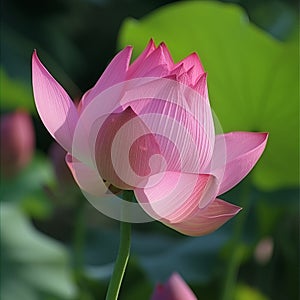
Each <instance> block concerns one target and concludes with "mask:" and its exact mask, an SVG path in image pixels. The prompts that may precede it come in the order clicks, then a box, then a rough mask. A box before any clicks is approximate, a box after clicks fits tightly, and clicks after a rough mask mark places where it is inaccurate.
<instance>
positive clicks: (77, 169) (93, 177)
mask: <svg viewBox="0 0 300 300" xmlns="http://www.w3.org/2000/svg"><path fill="white" fill-rule="evenodd" d="M66 163H67V165H68V167H69V169H70V170H71V173H72V175H73V177H74V179H75V181H76V183H77V184H78V185H79V187H80V188H81V190H83V191H85V192H86V193H88V194H89V195H92V196H99V195H100V196H101V195H103V194H104V193H105V192H106V191H107V189H108V188H107V186H106V185H105V184H104V182H103V180H102V178H101V177H100V175H99V172H98V171H97V170H95V169H92V168H90V167H88V166H87V165H85V164H83V163H81V162H80V161H78V160H76V159H75V158H74V157H72V155H71V154H70V153H67V155H66Z"/></svg>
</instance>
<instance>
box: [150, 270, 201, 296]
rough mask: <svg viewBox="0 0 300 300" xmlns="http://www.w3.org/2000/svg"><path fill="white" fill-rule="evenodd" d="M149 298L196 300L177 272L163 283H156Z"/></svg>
mask: <svg viewBox="0 0 300 300" xmlns="http://www.w3.org/2000/svg"><path fill="white" fill-rule="evenodd" d="M151 300H197V298H196V296H195V295H194V293H193V292H192V290H191V289H190V287H189V286H188V285H187V284H186V282H185V281H184V280H183V279H182V278H181V276H180V275H179V274H178V273H173V275H172V276H171V277H170V278H169V280H168V281H167V282H166V283H165V284H158V285H157V286H156V288H155V290H154V293H153V295H152V297H151Z"/></svg>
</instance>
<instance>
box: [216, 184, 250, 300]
mask: <svg viewBox="0 0 300 300" xmlns="http://www.w3.org/2000/svg"><path fill="white" fill-rule="evenodd" d="M249 187H250V184H249V183H248V182H245V183H244V187H243V193H242V197H241V205H242V207H243V208H244V210H243V211H242V213H241V215H240V216H239V219H238V220H236V223H235V228H234V236H233V240H232V242H231V247H230V248H231V252H230V257H229V261H228V265H227V271H226V276H225V279H224V286H223V292H222V296H221V299H222V300H232V299H234V294H235V288H236V282H237V277H238V272H239V268H240V264H241V260H242V255H243V246H242V241H241V239H242V234H243V229H244V225H245V222H246V219H247V212H248V209H249V207H250V188H249Z"/></svg>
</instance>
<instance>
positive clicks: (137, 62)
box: [127, 39, 156, 79]
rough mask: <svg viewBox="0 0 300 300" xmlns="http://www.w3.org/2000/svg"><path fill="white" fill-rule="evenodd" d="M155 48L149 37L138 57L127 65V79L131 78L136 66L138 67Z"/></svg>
mask: <svg viewBox="0 0 300 300" xmlns="http://www.w3.org/2000/svg"><path fill="white" fill-rule="evenodd" d="M155 49H156V47H155V44H154V41H153V39H150V41H149V43H148V45H147V47H146V48H145V49H144V51H143V52H142V53H141V54H140V55H139V56H138V58H137V59H136V60H135V61H134V62H133V63H132V64H131V65H130V66H129V68H128V72H127V79H131V78H133V75H132V74H134V73H135V72H136V70H137V69H138V68H140V66H141V64H143V62H144V60H145V59H146V58H147V57H148V56H149V55H150V54H151V53H152V52H153V51H154V50H155Z"/></svg>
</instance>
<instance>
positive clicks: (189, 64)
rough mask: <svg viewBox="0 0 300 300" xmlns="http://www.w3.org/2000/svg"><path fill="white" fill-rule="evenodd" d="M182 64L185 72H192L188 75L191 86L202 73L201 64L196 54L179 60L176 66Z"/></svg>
mask: <svg viewBox="0 0 300 300" xmlns="http://www.w3.org/2000/svg"><path fill="white" fill-rule="evenodd" d="M181 63H183V66H184V68H185V71H186V72H187V71H188V70H190V69H191V70H192V72H191V73H190V79H191V82H190V83H191V84H195V83H196V81H197V79H198V78H199V77H200V76H201V75H202V74H203V73H204V68H203V66H202V64H201V61H200V59H199V56H198V54H197V53H195V52H194V53H191V54H190V55H189V56H187V57H186V58H184V59H183V60H181V61H180V62H179V63H177V65H180V64H181Z"/></svg>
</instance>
